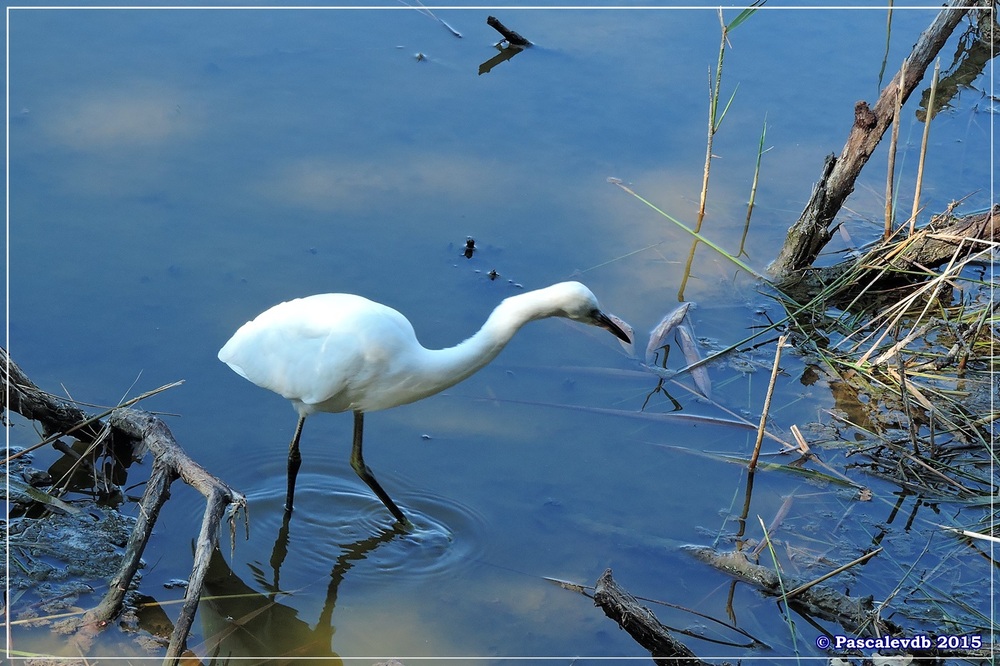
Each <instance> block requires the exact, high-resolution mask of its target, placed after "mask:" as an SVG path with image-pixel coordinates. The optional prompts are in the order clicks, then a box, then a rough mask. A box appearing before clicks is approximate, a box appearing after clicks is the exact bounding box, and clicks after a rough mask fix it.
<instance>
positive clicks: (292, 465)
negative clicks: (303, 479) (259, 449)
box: [285, 416, 306, 513]
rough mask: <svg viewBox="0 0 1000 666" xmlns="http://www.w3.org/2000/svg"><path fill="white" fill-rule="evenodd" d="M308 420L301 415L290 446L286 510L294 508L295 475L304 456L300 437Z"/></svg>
mask: <svg viewBox="0 0 1000 666" xmlns="http://www.w3.org/2000/svg"><path fill="white" fill-rule="evenodd" d="M305 422H306V417H304V416H300V417H299V422H298V424H297V425H296V426H295V435H294V436H293V437H292V443H291V444H290V445H289V446H288V490H287V491H286V493H285V512H286V513H288V512H290V511H291V510H292V502H293V501H294V499H295V477H296V476H297V475H298V473H299V467H301V466H302V456H301V455H300V454H299V437H301V436H302V424H303V423H305Z"/></svg>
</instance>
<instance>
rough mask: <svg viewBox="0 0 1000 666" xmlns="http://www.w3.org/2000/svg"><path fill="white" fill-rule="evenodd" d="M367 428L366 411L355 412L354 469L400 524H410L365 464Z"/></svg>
mask: <svg viewBox="0 0 1000 666" xmlns="http://www.w3.org/2000/svg"><path fill="white" fill-rule="evenodd" d="M364 429H365V415H364V412H354V446H353V447H352V448H351V467H353V468H354V471H355V472H357V473H358V476H360V477H361V480H362V481H364V482H365V483H367V484H368V487H369V488H371V489H372V492H374V493H375V494H376V495H378V498H379V499H380V500H382V504H385V508H387V509H389V512H390V513H392V515H393V516H395V517H396V520H398V521H399V523H400V525H403V526H408V525H409V524H410V521H409V520H407V519H406V516H404V515H403V512H402V511H400V510H399V507H398V506H396V503H395V502H393V501H392V499H391V498H390V497H389V494H388V493H386V492H385V491H384V490H382V486H380V485H379V484H378V481H376V480H375V476H374V475H373V474H372V471H371V470H370V469H368V465H366V464H365V459H364V456H363V455H362V453H361V440H362V439H363V436H364Z"/></svg>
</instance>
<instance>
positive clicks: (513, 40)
mask: <svg viewBox="0 0 1000 666" xmlns="http://www.w3.org/2000/svg"><path fill="white" fill-rule="evenodd" d="M486 25H488V26H490V27H491V28H493V29H494V30H496V31H497V32H499V33H500V34H501V35H503V38H504V39H506V40H507V43H508V44H510V45H511V46H531V42H529V41H528V40H527V39H525V38H524V37H522V36H521V35H519V34H517V33H516V32H514V31H513V30H510V29H509V28H508V27H507V26H505V25H504V24H503V23H501V22H500V21H498V20H497V18H496V17H495V16H489V17H487V18H486Z"/></svg>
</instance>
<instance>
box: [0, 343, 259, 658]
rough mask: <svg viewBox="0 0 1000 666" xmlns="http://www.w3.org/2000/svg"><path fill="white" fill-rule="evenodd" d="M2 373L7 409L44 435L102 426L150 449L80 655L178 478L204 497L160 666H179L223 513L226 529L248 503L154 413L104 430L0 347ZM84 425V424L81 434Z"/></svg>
mask: <svg viewBox="0 0 1000 666" xmlns="http://www.w3.org/2000/svg"><path fill="white" fill-rule="evenodd" d="M0 367H3V374H2V377H0V379H2V383H3V386H0V394H3V395H7V396H9V407H10V409H11V410H12V411H15V412H17V413H19V414H21V415H22V416H24V417H25V418H28V419H31V420H34V421H38V422H39V423H41V424H42V428H43V431H44V432H45V433H46V434H58V433H68V432H73V433H74V434H75V436H76V437H78V438H81V439H84V440H91V441H92V440H94V439H96V438H97V437H98V436H99V434H98V433H99V432H100V431H101V430H102V429H104V428H105V427H107V428H109V429H110V431H111V433H112V436H113V437H123V438H127V439H130V440H134V441H135V442H137V443H138V444H139V446H140V447H141V448H140V449H139V450H147V449H148V450H149V451H151V452H152V453H153V456H154V460H153V469H152V472H151V474H150V479H149V482H148V483H147V484H146V491H145V493H144V494H143V498H142V500H141V502H140V505H139V516H138V520H137V521H136V525H135V527H134V528H133V530H132V534H131V536H130V537H129V540H128V543H127V544H126V546H125V554H124V556H123V558H122V562H121V565H120V567H119V569H118V573H117V574H116V575H115V576H114V578H113V579H112V581H111V585H110V589H109V590H108V592H107V594H106V595H105V596H104V599H103V600H102V601H101V603H100V604H98V606H96V607H95V608H93V609H91V610H89V611H88V612H87V613H86V614H84V616H83V620H82V621H81V623H80V625H79V627H78V629H77V633H76V636H75V637H74V642H75V643H76V645H77V646H78V647H80V648H81V650H82V651H85V649H86V647H87V646H88V645H89V644H90V643H91V642H92V641H93V638H94V636H95V634H96V633H97V632H99V631H100V630H102V629H103V628H104V627H106V626H107V625H108V623H109V622H110V621H111V620H112V619H113V618H114V617H115V616H116V615H117V614H118V613H119V612H120V611H121V609H122V604H123V602H124V600H125V594H126V592H127V590H128V588H129V584H130V583H131V582H132V578H133V577H134V576H135V574H136V572H137V571H138V569H139V565H140V560H141V557H142V553H143V550H144V549H145V547H146V543H147V542H148V541H149V537H150V535H151V534H152V531H153V525H154V524H155V523H156V518H157V516H158V515H159V512H160V508H161V507H162V506H163V503H164V502H165V501H166V500H167V498H168V497H169V496H170V484H171V483H172V482H173V481H174V480H176V479H178V478H180V479H183V480H184V482H185V483H187V484H188V485H190V486H191V487H193V488H194V489H196V490H197V491H199V492H200V493H201V494H202V495H204V496H205V498H206V508H205V514H204V518H203V520H202V525H201V530H200V532H199V534H198V539H197V542H196V548H195V558H194V566H193V569H192V571H191V576H190V578H189V581H188V586H187V592H186V594H185V599H184V606H183V608H182V610H181V613H180V615H179V617H178V619H177V622H176V623H175V625H174V630H173V633H172V635H171V637H170V644H169V645H168V647H167V653H166V659H165V663H168V664H174V663H176V662H177V660H178V658H179V657H180V656H181V654H182V653H183V651H184V644H185V641H186V640H187V636H188V633H189V632H190V630H191V624H192V622H193V621H194V613H195V610H196V609H197V606H198V601H199V599H200V598H201V590H202V583H203V581H204V577H205V571H206V570H207V568H208V563H209V560H210V557H211V554H212V551H213V550H214V549H215V547H216V546H217V545H218V538H219V523H220V521H221V519H222V516H223V514H224V513H225V512H226V509H227V508H228V509H230V511H231V513H230V526H231V528H232V527H234V526H235V522H234V521H235V518H236V514H237V512H238V511H240V510H243V511H244V512H245V511H246V497H244V496H243V494H242V493H239V492H237V491H235V490H233V489H232V488H230V487H229V486H228V485H226V484H225V483H224V482H223V481H221V480H220V479H218V478H217V477H215V476H213V475H212V474H210V473H209V472H208V471H206V470H205V468H203V467H202V466H201V465H199V464H198V463H196V462H195V461H194V460H192V459H191V457H190V456H188V455H187V453H186V452H185V451H184V450H183V449H182V448H181V447H180V446H179V445H178V444H177V442H176V441H175V440H174V437H173V435H172V434H171V432H170V429H169V428H168V427H167V425H166V424H165V423H163V421H161V420H160V419H159V418H157V417H155V416H153V415H152V414H149V413H148V412H144V411H140V410H135V409H128V408H120V409H116V410H114V411H113V412H112V413H111V415H110V417H109V418H108V419H107V423H106V424H102V423H101V422H100V420H99V419H94V418H93V417H88V416H87V415H86V414H85V413H84V412H83V411H81V410H80V409H78V408H77V407H75V406H74V405H71V404H69V403H67V402H65V401H63V400H60V399H59V398H57V397H55V396H52V395H51V394H48V393H46V392H44V391H42V390H41V389H39V388H38V387H37V386H36V385H35V384H34V383H33V382H32V381H31V380H30V379H29V378H28V376H27V375H26V374H25V373H24V372H23V371H22V370H21V369H20V368H19V367H18V366H17V364H15V363H14V362H13V361H12V360H10V357H9V356H8V355H7V351H6V350H5V349H3V348H0ZM84 423H86V424H88V425H86V426H84V427H81V424H84Z"/></svg>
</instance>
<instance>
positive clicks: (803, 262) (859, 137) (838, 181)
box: [768, 0, 968, 281]
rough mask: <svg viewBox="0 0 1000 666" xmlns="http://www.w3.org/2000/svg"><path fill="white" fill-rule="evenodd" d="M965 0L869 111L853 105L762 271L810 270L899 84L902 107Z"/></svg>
mask: <svg viewBox="0 0 1000 666" xmlns="http://www.w3.org/2000/svg"><path fill="white" fill-rule="evenodd" d="M967 4H968V2H967V1H966V0H950V1H949V2H948V5H947V6H946V7H945V8H944V9H942V10H941V12H940V13H939V14H938V15H937V18H935V19H934V22H933V23H932V24H931V25H930V26H929V27H928V28H927V29H926V30H925V31H924V32H923V33H921V35H920V38H919V39H918V40H917V43H916V44H915V45H914V46H913V50H912V51H911V52H910V55H909V57H908V58H907V59H906V61H905V62H904V63H903V66H902V68H901V69H900V71H898V72H897V73H896V76H894V77H893V79H892V80H891V81H890V82H889V83H888V85H886V86H885V88H883V89H882V92H881V94H880V95H879V98H878V101H877V102H875V105H874V107H869V106H868V104H867V103H866V102H863V101H862V102H858V103H857V105H855V114H854V116H855V118H854V124H853V126H852V127H851V130H850V132H849V134H848V136H847V142H846V143H845V144H844V147H843V149H842V150H841V151H840V156H839V157H834V156H833V155H829V156H827V158H826V160H825V161H824V164H823V171H822V173H821V176H820V179H819V181H818V182H817V183H816V185H815V186H814V188H813V192H812V196H811V197H810V198H809V202H808V203H807V204H806V207H805V209H804V210H803V211H802V214H801V215H800V216H799V219H798V221H796V222H795V224H793V225H792V227H791V228H790V229H789V230H788V235H787V237H786V238H785V244H784V245H783V246H782V248H781V251H780V252H779V253H778V257H777V259H775V260H774V262H772V263H771V265H770V266H769V267H768V270H769V271H770V272H771V274H772V275H774V276H775V277H776V278H777V279H778V280H779V281H780V280H784V279H788V277H789V276H790V274H792V273H793V272H795V271H800V270H803V269H805V268H808V267H809V266H810V265H812V262H813V261H814V260H815V259H816V257H817V256H818V255H819V252H820V250H821V249H822V248H823V247H824V246H825V245H826V243H827V241H829V240H830V236H831V231H830V227H831V225H832V224H833V220H834V218H835V217H836V216H837V213H838V212H840V209H841V206H842V205H843V203H844V201H845V200H846V199H847V197H848V196H849V195H850V194H851V193H852V192H853V191H854V183H855V181H856V180H857V178H858V175H859V174H860V173H861V169H862V168H863V167H864V165H865V164H866V163H867V162H868V158H870V157H871V155H872V153H873V152H874V151H875V147H876V146H877V145H878V143H879V141H880V140H881V139H882V135H883V134H885V131H886V130H887V129H888V128H889V127H890V126H891V125H892V120H893V118H894V117H895V115H896V108H895V107H896V94H897V91H899V90H900V81H901V80H902V100H903V102H905V101H906V100H907V98H909V96H910V94H911V93H912V92H913V91H914V90H915V89H916V87H917V85H918V84H919V83H920V81H921V80H922V79H923V76H924V72H925V71H926V69H927V67H928V66H929V65H930V64H931V63H932V62H933V61H934V58H935V57H937V55H938V53H939V52H940V50H941V47H943V46H944V44H945V42H946V41H947V40H948V38H949V37H950V36H951V33H952V31H954V29H955V27H956V26H957V25H958V23H959V21H961V20H962V17H963V16H965V15H966V13H967V11H968V8H967V7H966V5H967Z"/></svg>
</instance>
